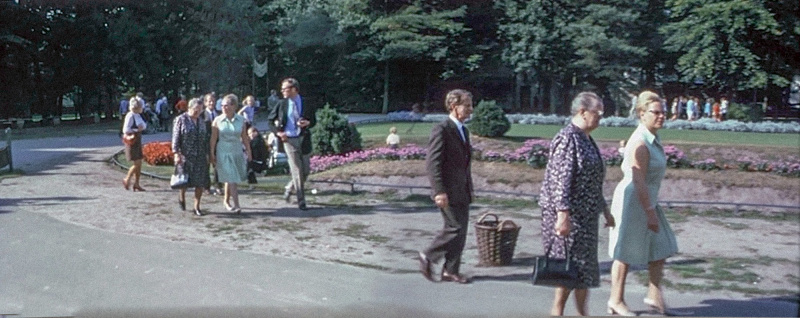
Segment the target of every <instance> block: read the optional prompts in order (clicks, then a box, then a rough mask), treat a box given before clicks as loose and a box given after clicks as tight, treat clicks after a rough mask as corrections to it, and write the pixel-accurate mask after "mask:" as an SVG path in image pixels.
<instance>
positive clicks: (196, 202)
mask: <svg viewBox="0 0 800 318" xmlns="http://www.w3.org/2000/svg"><path fill="white" fill-rule="evenodd" d="M203 190H205V189H203V188H201V187H197V188H194V209H195V210H200V198H202V197H203ZM185 191H186V190H184V192H185Z"/></svg>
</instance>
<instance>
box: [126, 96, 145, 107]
mask: <svg viewBox="0 0 800 318" xmlns="http://www.w3.org/2000/svg"><path fill="white" fill-rule="evenodd" d="M136 107H144V105H142V102H141V101H140V100H139V98H137V97H136V96H134V97H131V100H130V101H128V108H129V109H130V110H133V109H134V108H136Z"/></svg>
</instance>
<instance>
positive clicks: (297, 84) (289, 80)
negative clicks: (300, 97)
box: [281, 77, 300, 91]
mask: <svg viewBox="0 0 800 318" xmlns="http://www.w3.org/2000/svg"><path fill="white" fill-rule="evenodd" d="M283 83H289V85H292V87H294V88H296V89H297V91H300V82H298V81H297V80H296V79H295V78H294V77H287V78H284V79H283V80H282V81H281V84H283Z"/></svg>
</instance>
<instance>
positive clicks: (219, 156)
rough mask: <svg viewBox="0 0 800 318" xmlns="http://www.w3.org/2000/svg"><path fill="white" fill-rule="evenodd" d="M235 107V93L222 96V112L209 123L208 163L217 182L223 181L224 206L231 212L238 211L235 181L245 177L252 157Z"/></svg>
mask: <svg viewBox="0 0 800 318" xmlns="http://www.w3.org/2000/svg"><path fill="white" fill-rule="evenodd" d="M238 107H239V99H238V98H237V97H236V95H233V94H228V95H226V96H225V97H223V98H222V115H219V116H217V118H214V121H213V122H212V123H211V156H210V157H211V163H212V164H216V167H217V174H218V176H219V182H224V183H225V196H224V201H223V204H225V209H227V210H228V211H231V212H234V213H240V212H241V211H242V209H241V208H240V207H239V191H238V188H237V184H238V183H240V182H244V181H245V180H247V163H248V162H250V161H251V160H252V152H250V137H249V136H248V135H247V131H246V130H245V129H244V123H245V120H244V117H242V116H239V115H236V108H238ZM242 149H244V150H245V152H244V155H243V154H242ZM231 201H232V202H231Z"/></svg>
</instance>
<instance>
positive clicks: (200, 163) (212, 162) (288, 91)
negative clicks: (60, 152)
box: [122, 78, 316, 216]
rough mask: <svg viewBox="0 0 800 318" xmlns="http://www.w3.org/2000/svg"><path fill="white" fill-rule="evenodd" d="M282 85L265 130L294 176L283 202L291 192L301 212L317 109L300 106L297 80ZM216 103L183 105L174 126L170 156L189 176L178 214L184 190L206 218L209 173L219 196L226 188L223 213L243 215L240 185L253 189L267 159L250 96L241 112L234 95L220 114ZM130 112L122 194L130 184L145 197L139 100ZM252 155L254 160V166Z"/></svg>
mask: <svg viewBox="0 0 800 318" xmlns="http://www.w3.org/2000/svg"><path fill="white" fill-rule="evenodd" d="M281 85H282V87H281V92H282V94H283V97H284V98H283V99H281V100H280V101H279V102H277V103H276V104H277V105H275V107H272V109H271V110H270V113H269V115H268V120H269V127H270V129H271V131H272V132H273V133H274V134H275V135H276V136H277V137H278V139H279V140H280V142H281V143H283V149H284V150H285V152H286V156H287V159H288V163H289V170H290V172H291V175H292V180H291V181H290V182H289V183H288V184H287V185H286V191H285V193H284V199H286V200H287V202H289V201H290V200H291V194H292V192H295V193H296V194H297V201H298V207H299V208H300V209H303V210H305V209H306V208H307V207H306V202H305V196H304V193H303V191H304V189H305V186H304V184H305V181H306V179H307V178H308V174H309V172H310V164H309V159H310V158H309V156H310V154H311V132H310V129H311V127H313V126H314V125H315V123H316V116H315V114H314V112H315V109H314V108H313V107H311V106H307V105H303V100H302V98H301V96H300V94H299V90H300V84H299V82H298V81H297V80H296V79H294V78H286V79H284V80H283V81H282V82H281ZM215 102H216V96H215V94H214V93H208V94H206V95H205V96H203V98H202V99H201V98H192V99H191V100H189V101H188V102H187V103H186V106H185V107H186V110H185V112H183V113H181V114H179V115H178V116H176V117H175V119H174V120H173V129H172V152H173V154H174V161H175V165H176V171H180V172H182V173H183V174H185V175H187V176H188V183H187V184H185V185H184V186H182V187H180V188H179V194H178V205H179V207H180V208H181V210H184V211H185V210H186V190H187V189H188V188H194V206H193V211H194V214H195V215H197V216H202V215H204V212H203V211H202V210H201V209H200V200H201V198H202V195H203V192H204V191H205V192H209V193H210V192H211V177H210V171H213V176H214V183H215V184H216V185H217V190H218V189H219V188H221V187H223V186H222V184H224V194H223V195H224V196H223V205H224V207H225V209H226V210H227V211H229V212H233V213H241V210H242V209H241V206H240V204H239V192H238V183H241V182H244V181H246V180H248V179H249V180H250V181H251V183H252V181H254V180H253V179H255V178H254V175H253V170H254V166H256V165H262V166H263V164H264V160H265V159H266V158H265V157H266V144H265V143H264V139H263V138H262V137H261V135H260V134H259V132H258V130H257V129H256V127H255V126H254V124H255V122H254V120H255V117H254V114H255V112H254V102H255V99H254V98H253V96H247V97H245V99H244V100H243V101H242V104H243V106H242V107H241V109H240V107H239V98H238V97H237V96H236V95H234V94H228V95H225V96H224V97H223V98H222V100H221V110H222V111H221V112H218V111H217V109H216V107H215V106H216V105H215ZM129 107H130V112H128V113H127V114H126V115H125V120H124V121H123V126H122V130H123V134H124V136H123V138H130V139H133V140H134V142H129V143H125V155H126V157H127V159H128V161H130V162H131V163H132V164H131V167H130V169H129V170H128V174H127V175H126V177H125V178H124V179H123V181H122V183H123V186H124V187H125V189H126V190H128V189H129V188H130V184H131V182H133V190H134V191H145V190H144V189H143V188H142V187H141V186H140V185H139V177H140V175H141V165H142V159H143V158H144V156H143V153H142V140H141V134H142V132H143V131H144V130H145V129H146V128H147V123H146V122H145V121H144V120H143V119H142V116H141V113H142V103H141V101H140V100H139V99H137V98H136V97H133V98H131V99H130V101H129ZM259 143H260V144H259ZM254 154H255V155H256V156H255V158H256V159H257V160H254ZM212 167H213V169H211V168H212Z"/></svg>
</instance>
